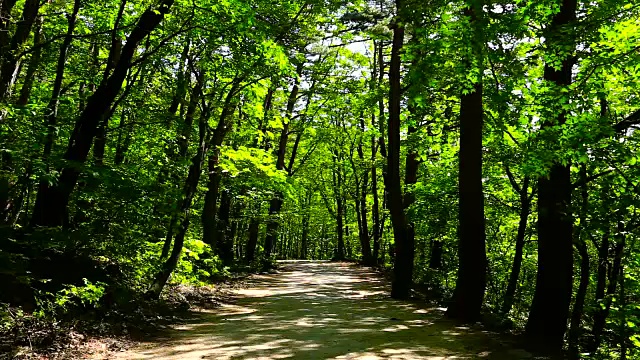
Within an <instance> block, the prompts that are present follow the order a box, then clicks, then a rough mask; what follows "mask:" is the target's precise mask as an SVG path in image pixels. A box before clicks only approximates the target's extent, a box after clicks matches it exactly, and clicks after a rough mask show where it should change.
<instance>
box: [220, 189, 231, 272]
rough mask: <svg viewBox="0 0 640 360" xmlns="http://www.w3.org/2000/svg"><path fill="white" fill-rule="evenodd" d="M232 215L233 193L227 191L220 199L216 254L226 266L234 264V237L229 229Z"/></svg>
mask: <svg viewBox="0 0 640 360" xmlns="http://www.w3.org/2000/svg"><path fill="white" fill-rule="evenodd" d="M230 213H231V191H229V190H225V191H223V192H222V196H221V198H220V208H219V209H218V216H217V218H216V220H217V225H216V231H217V232H218V235H217V239H216V240H217V241H216V252H217V254H218V256H219V257H220V260H222V263H223V264H224V265H225V266H228V265H230V264H231V263H232V262H233V236H232V234H231V230H230V228H229V215H230Z"/></svg>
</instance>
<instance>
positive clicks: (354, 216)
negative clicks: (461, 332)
mask: <svg viewBox="0 0 640 360" xmlns="http://www.w3.org/2000/svg"><path fill="white" fill-rule="evenodd" d="M638 84H640V3H638V2H637V1H619V0H596V1H578V0H563V1H557V0H542V1H535V2H533V1H520V0H515V1H511V2H509V1H488V0H465V1H452V2H446V1H439V0H427V1H414V0H395V2H391V1H388V0H367V1H364V0H354V1H338V0H288V1H279V0H270V1H264V0H252V1H245V0H224V1H208V0H197V1H184V0H153V1H147V0H145V1H137V2H134V1H130V0H119V1H102V2H100V1H89V0H74V1H56V0H53V1H44V2H43V1H40V0H1V2H0V224H1V225H0V263H1V264H0V283H3V284H6V286H5V285H1V286H0V304H8V306H25V304H32V305H33V308H34V309H35V308H37V307H38V306H37V304H40V303H42V301H40V300H38V299H39V297H38V296H39V295H38V294H42V293H51V294H56V293H57V294H59V293H60V291H65V290H64V289H67V290H68V289H69V286H85V287H86V286H94V287H95V286H96V285H95V284H98V283H99V284H102V285H99V287H100V288H101V289H102V288H104V291H105V294H109V293H110V291H111V290H112V289H114V288H122V287H124V288H126V289H128V290H129V291H133V292H136V293H139V294H144V296H146V298H147V299H157V298H158V297H160V296H161V293H162V291H163V289H164V288H165V285H166V284H167V282H172V283H192V284H196V283H197V284H202V283H207V282H210V281H212V280H213V279H214V278H216V277H218V276H221V275H223V274H226V273H228V272H229V271H231V272H234V271H244V270H246V269H254V270H255V269H266V268H268V267H269V266H271V264H273V261H274V260H276V259H334V260H357V261H361V262H362V263H363V264H364V265H366V266H371V267H378V268H382V269H388V270H390V271H391V273H392V275H393V289H392V292H391V296H392V297H394V298H399V299H407V298H409V297H410V296H411V294H412V292H411V291H412V289H414V290H419V292H421V293H422V294H426V296H427V297H429V298H431V299H433V300H436V301H441V302H442V303H444V304H446V305H447V308H448V311H447V315H448V316H449V317H451V318H453V319H456V320H460V321H463V322H476V321H484V322H489V320H487V319H489V318H497V319H498V323H500V325H501V326H504V327H513V328H515V329H519V330H521V331H522V333H523V336H524V338H525V339H526V342H527V343H528V344H530V345H531V346H532V347H534V348H536V349H542V350H543V351H545V352H550V353H555V352H560V351H566V353H567V354H569V355H570V356H572V357H574V358H594V359H597V358H620V359H626V358H633V357H635V356H638V353H639V352H638V349H637V348H638V347H639V346H640V330H638V329H639V326H640V312H638V307H637V303H638V301H640V283H639V282H638V276H640V265H639V264H640V244H637V242H636V239H638V238H639V237H640V214H639V213H638V211H637V209H638V208H639V207H640V189H639V187H640V180H638V179H640V168H639V167H638V166H640V161H639V160H638V159H639V158H640V142H639V141H638V140H639V139H638V135H635V130H636V128H637V127H638V125H640V87H639V85H638ZM42 259H48V260H47V261H50V262H51V263H47V264H51V266H59V270H57V271H55V272H51V271H49V270H48V269H46V268H44V267H45V266H43V262H42V261H43V260H42ZM56 259H57V260H56ZM70 259H71V260H70ZM56 261H58V262H56ZM96 269H97V270H96ZM113 269H117V271H115V270H113ZM83 279H84V280H83ZM43 280H46V281H43ZM83 284H84V285H83ZM87 284H89V285H87ZM11 287H16V289H18V288H19V290H16V291H11V292H9V291H5V290H6V289H9V288H11ZM99 297H100V296H98V298H99ZM97 304H99V300H98V299H96V305H95V306H99V305H97ZM2 314H3V313H2V308H0V315H2ZM491 314H492V315H491Z"/></svg>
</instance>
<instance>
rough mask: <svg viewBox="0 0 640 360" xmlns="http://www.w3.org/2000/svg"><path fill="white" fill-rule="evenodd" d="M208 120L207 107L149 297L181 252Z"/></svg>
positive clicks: (161, 285)
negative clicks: (174, 222)
mask: <svg viewBox="0 0 640 360" xmlns="http://www.w3.org/2000/svg"><path fill="white" fill-rule="evenodd" d="M208 120H209V109H204V110H203V112H202V114H201V115H200V121H199V124H198V129H199V137H200V140H199V141H198V150H197V152H196V154H195V155H194V156H193V158H192V159H191V165H190V166H189V174H188V175H187V180H186V181H185V184H184V188H183V198H182V200H181V202H180V214H179V226H178V230H177V233H176V236H175V240H174V242H173V249H172V251H171V255H170V256H169V258H168V259H167V260H166V261H165V262H164V264H163V265H162V269H161V270H160V272H158V274H156V276H155V278H154V281H153V283H152V284H151V286H150V287H149V290H148V291H147V293H146V296H147V297H148V298H150V299H157V298H159V297H160V293H161V292H162V289H163V288H164V286H165V285H166V283H167V280H169V276H171V273H172V272H173V271H174V270H175V268H176V266H177V265H178V261H179V260H180V255H181V254H182V247H183V245H184V238H185V236H186V234H187V230H188V229H189V220H190V214H189V213H190V210H191V204H192V202H193V198H194V196H195V194H196V192H197V190H198V182H199V181H200V174H201V173H202V166H203V163H204V159H205V154H206V153H207V136H206V133H207V122H208Z"/></svg>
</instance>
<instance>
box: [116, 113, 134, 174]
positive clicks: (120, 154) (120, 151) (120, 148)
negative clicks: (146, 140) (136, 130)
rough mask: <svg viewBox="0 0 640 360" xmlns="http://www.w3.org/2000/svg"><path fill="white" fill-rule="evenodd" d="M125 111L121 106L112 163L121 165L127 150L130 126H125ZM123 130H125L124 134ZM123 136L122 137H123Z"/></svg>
mask: <svg viewBox="0 0 640 360" xmlns="http://www.w3.org/2000/svg"><path fill="white" fill-rule="evenodd" d="M126 124H127V111H126V109H125V107H122V111H121V112H120V123H119V124H118V140H117V141H116V153H115V156H114V158H113V163H114V165H116V166H117V165H121V164H122V163H123V162H124V158H125V154H126V152H127V147H128V146H127V142H126V139H128V138H129V136H130V133H131V126H129V127H128V128H127V126H126ZM125 131H126V132H127V133H126V134H125ZM123 136H124V139H123Z"/></svg>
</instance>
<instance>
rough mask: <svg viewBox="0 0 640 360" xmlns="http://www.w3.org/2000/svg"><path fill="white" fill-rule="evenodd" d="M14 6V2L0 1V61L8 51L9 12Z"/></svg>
mask: <svg viewBox="0 0 640 360" xmlns="http://www.w3.org/2000/svg"><path fill="white" fill-rule="evenodd" d="M15 5H16V0H2V1H0V60H3V61H4V57H5V56H6V55H5V54H7V52H8V51H9V40H10V39H9V29H8V27H9V24H10V23H11V11H12V10H13V7H14V6H15Z"/></svg>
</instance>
